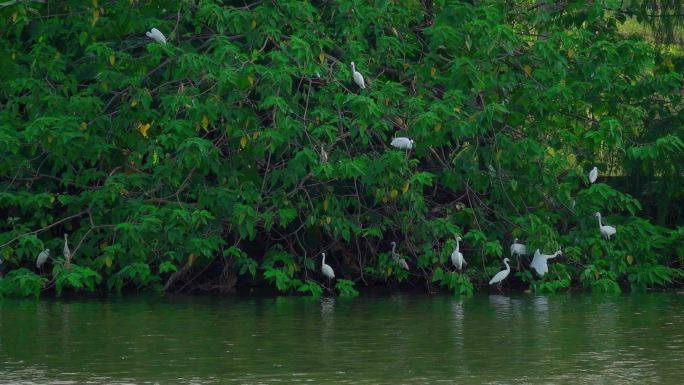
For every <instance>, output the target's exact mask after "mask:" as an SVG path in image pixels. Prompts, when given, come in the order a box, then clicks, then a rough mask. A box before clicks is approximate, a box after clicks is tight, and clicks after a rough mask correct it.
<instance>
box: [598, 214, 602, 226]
mask: <svg viewBox="0 0 684 385" xmlns="http://www.w3.org/2000/svg"><path fill="white" fill-rule="evenodd" d="M597 217H598V222H599V227H603V223H601V213H598V215H597Z"/></svg>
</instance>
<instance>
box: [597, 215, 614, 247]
mask: <svg viewBox="0 0 684 385" xmlns="http://www.w3.org/2000/svg"><path fill="white" fill-rule="evenodd" d="M594 216H595V217H597V218H598V225H599V230H600V231H601V235H603V237H604V238H606V239H607V240H609V241H610V237H611V236H613V235H615V233H616V232H617V230H616V229H615V227H613V226H608V225H604V224H603V222H601V213H600V212H598V211H597V212H596V214H594Z"/></svg>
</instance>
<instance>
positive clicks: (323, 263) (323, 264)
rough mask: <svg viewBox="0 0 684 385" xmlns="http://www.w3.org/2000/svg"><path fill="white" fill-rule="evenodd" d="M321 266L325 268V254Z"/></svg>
mask: <svg viewBox="0 0 684 385" xmlns="http://www.w3.org/2000/svg"><path fill="white" fill-rule="evenodd" d="M321 266H325V254H323V261H322V262H321Z"/></svg>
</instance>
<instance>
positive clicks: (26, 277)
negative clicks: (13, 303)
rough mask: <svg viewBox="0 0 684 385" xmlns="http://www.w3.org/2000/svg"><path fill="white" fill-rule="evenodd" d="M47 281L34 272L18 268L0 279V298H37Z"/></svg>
mask: <svg viewBox="0 0 684 385" xmlns="http://www.w3.org/2000/svg"><path fill="white" fill-rule="evenodd" d="M46 283H47V279H45V278H43V277H41V276H39V275H36V274H35V273H34V272H32V271H30V270H28V269H25V268H20V269H16V270H12V271H10V272H9V273H8V274H7V275H6V276H5V277H4V278H3V279H0V296H21V297H28V296H34V297H36V298H38V296H39V295H40V291H41V289H42V288H43V286H45V284H46Z"/></svg>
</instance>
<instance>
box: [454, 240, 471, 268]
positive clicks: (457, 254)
mask: <svg viewBox="0 0 684 385" xmlns="http://www.w3.org/2000/svg"><path fill="white" fill-rule="evenodd" d="M460 241H461V237H456V249H454V251H453V252H452V253H451V263H453V264H454V266H455V267H456V268H457V269H459V270H462V269H463V265H467V263H466V261H465V259H464V258H463V254H462V253H461V250H460V249H461V245H460V244H459V242H460Z"/></svg>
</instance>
